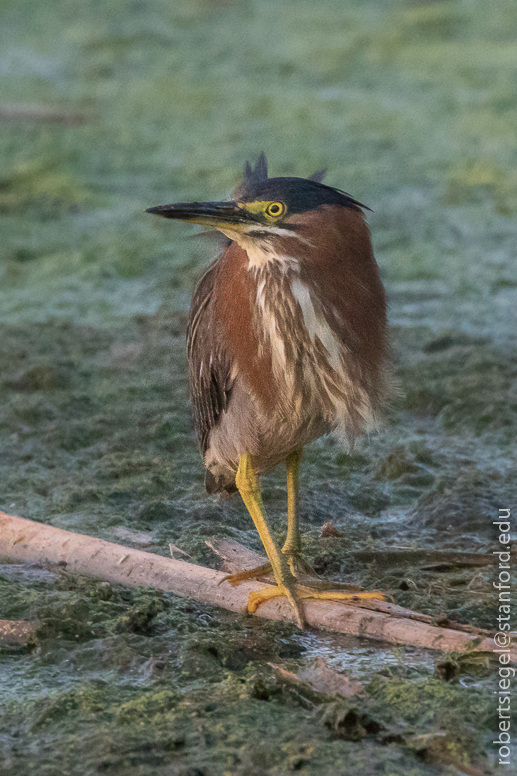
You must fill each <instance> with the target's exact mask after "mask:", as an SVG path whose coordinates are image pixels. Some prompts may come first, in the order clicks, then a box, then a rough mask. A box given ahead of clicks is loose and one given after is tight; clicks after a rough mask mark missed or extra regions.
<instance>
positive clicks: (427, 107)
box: [0, 0, 517, 776]
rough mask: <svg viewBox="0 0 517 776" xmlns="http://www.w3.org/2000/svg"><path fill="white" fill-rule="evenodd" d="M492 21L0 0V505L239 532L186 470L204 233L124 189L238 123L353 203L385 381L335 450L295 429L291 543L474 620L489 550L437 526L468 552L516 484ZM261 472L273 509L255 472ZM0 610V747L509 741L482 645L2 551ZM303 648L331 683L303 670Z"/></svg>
mask: <svg viewBox="0 0 517 776" xmlns="http://www.w3.org/2000/svg"><path fill="white" fill-rule="evenodd" d="M516 34H517V10H516V7H515V4H514V3H512V2H510V1H509V0H508V1H507V2H506V1H505V0H500V1H499V2H497V3H495V4H486V3H481V2H478V0H474V1H473V2H470V3H463V2H459V1H458V2H456V1H455V0H449V1H448V2H425V1H424V2H420V1H418V2H417V0H414V1H413V0H408V1H407V2H406V1H404V2H402V0H400V1H397V2H396V1H395V0H393V1H391V0H390V1H389V2H382V3H381V2H379V1H378V0H370V1H368V0H367V2H350V3H346V4H344V3H339V2H333V0H322V1H321V2H319V3H317V4H315V3H309V2H305V0H302V1H301V2H294V0H291V1H289V0H280V1H279V2H272V1H269V0H265V1H264V2H259V0H253V1H252V0H246V2H243V3H237V2H231V0H229V1H228V2H223V1H221V2H217V1H216V0H179V1H178V2H175V3H164V2H161V0H146V1H144V2H126V1H123V0H114V1H113V2H110V3H109V4H102V3H98V2H95V1H94V0H83V1H82V2H76V0H47V1H46V2H40V3H37V4H33V3H28V2H25V0H5V1H4V3H3V4H2V8H1V10H0V42H1V43H0V130H1V131H0V161H1V163H0V229H1V234H2V240H1V241H0V367H1V369H0V509H2V510H4V511H6V512H9V513H12V514H18V515H20V516H23V517H27V518H30V519H32V520H36V521H41V522H44V523H48V524H50V525H55V526H58V527H61V528H65V529H68V530H72V531H77V532H80V533H83V534H90V535H92V536H99V537H101V538H104V539H107V540H110V541H117V542H120V543H121V544H125V545H130V546H135V547H138V548H143V549H147V550H149V551H151V552H156V553H160V554H163V555H167V554H168V552H169V543H171V542H172V543H174V544H175V545H177V546H179V547H181V548H182V549H183V550H184V551H185V552H187V553H188V554H189V555H190V557H191V558H192V559H193V560H194V561H195V562H198V563H203V564H205V565H215V564H216V559H215V558H214V556H213V555H212V554H211V552H210V550H209V549H208V547H207V546H206V544H205V540H206V539H207V538H209V537H212V536H219V537H221V536H227V537H231V538H235V539H237V540H238V541H240V542H242V543H244V544H246V545H248V546H250V547H252V548H254V549H259V540H258V537H257V536H256V534H255V531H254V529H253V527H252V525H251V521H250V519H249V517H248V516H247V514H246V512H245V509H244V507H243V505H242V504H241V503H240V502H239V500H238V498H236V499H233V498H232V499H229V500H228V501H225V502H221V501H219V500H218V499H215V498H212V497H208V496H207V495H206V494H205V492H204V487H203V467H202V462H201V460H200V457H199V452H198V447H197V440H196V438H195V434H194V432H193V429H192V424H191V419H190V407H189V402H188V395H187V385H186V355H185V329H186V318H187V313H188V308H189V303H190V296H191V293H192V289H193V287H194V284H195V282H196V280H197V278H198V277H199V276H200V275H201V273H202V272H203V269H204V268H205V267H206V266H207V264H208V262H209V261H210V259H211V256H212V255H213V252H214V250H215V248H214V246H213V245H212V244H210V243H209V242H207V241H206V240H197V239H196V240H192V239H189V238H190V235H191V234H192V232H193V231H194V230H193V229H192V227H188V226H183V225H176V224H175V225H171V224H168V223H166V222H164V221H160V220H158V219H153V218H151V217H150V216H148V215H146V214H145V213H144V210H145V208H147V207H150V206H153V205H157V204H161V203H165V202H177V201H193V200H205V199H206V200H209V199H214V200H215V199H223V198H225V197H226V196H227V195H228V193H229V192H230V191H231V189H232V187H234V186H235V185H236V184H237V183H238V182H239V180H240V177H241V172H242V168H243V164H244V162H245V160H246V159H250V160H251V161H254V160H255V159H256V158H257V156H258V154H259V153H260V152H261V151H262V150H264V151H265V152H266V154H267V156H268V159H269V163H270V170H271V174H273V175H299V176H308V175H310V174H311V173H313V172H314V171H315V170H319V169H322V168H325V167H326V168H328V172H327V177H326V180H327V181H328V183H329V184H331V185H334V186H337V187H339V188H343V189H345V190H346V191H349V192H350V193H351V194H352V195H353V196H354V197H357V199H359V200H360V201H361V202H365V203H366V204H367V205H369V206H370V207H371V208H372V209H373V211H374V212H373V213H372V214H369V223H370V227H371V231H372V239H373V243H374V248H375V253H376V256H377V260H378V262H379V265H380V268H381V273H382V276H383V280H384V283H385V285H386V288H387V291H388V296H389V300H390V323H391V331H392V344H393V360H394V363H395V369H396V372H397V375H398V377H399V380H400V384H401V388H402V391H401V396H400V397H398V398H397V399H396V400H395V402H394V405H393V407H392V409H391V411H390V413H389V414H388V416H387V418H386V423H385V425H384V427H383V429H382V430H381V431H380V432H379V433H377V434H375V435H372V436H371V437H370V438H368V439H364V440H362V441H361V443H360V444H359V445H358V446H357V447H356V449H355V450H354V452H353V454H352V455H349V454H346V453H345V452H343V451H342V450H341V449H339V447H338V446H337V445H336V444H334V443H333V442H332V440H330V439H322V440H318V441H317V442H316V443H314V444H313V445H312V446H311V447H310V448H308V449H307V450H306V451H305V457H304V462H303V465H302V480H301V518H302V530H303V540H304V552H305V554H306V557H307V559H308V560H309V562H310V563H311V564H312V565H313V566H314V568H315V569H316V571H318V572H319V573H321V574H326V575H329V576H333V577H335V578H336V579H341V580H346V581H350V582H352V583H355V584H361V585H364V586H365V587H369V586H374V587H377V588H381V589H383V590H386V591H388V592H389V593H390V594H391V595H392V596H393V599H394V600H395V601H396V602H397V603H400V604H402V605H404V606H409V607H411V608H414V609H418V610H420V611H423V612H425V613H429V614H431V615H433V616H436V617H438V618H443V617H446V616H447V617H450V618H451V619H454V620H456V621H460V622H464V623H470V624H472V625H475V626H478V627H485V628H493V627H495V625H496V621H495V617H496V616H497V600H496V598H495V596H494V590H493V586H492V583H493V580H494V579H495V573H496V572H495V569H494V567H493V566H491V565H488V566H480V565H469V564H457V563H451V562H440V554H439V553H440V551H442V550H453V549H454V550H462V551H464V552H468V553H475V554H479V555H482V554H490V553H492V552H493V550H494V549H498V548H497V544H496V542H497V531H496V529H495V527H494V526H493V521H494V520H495V519H497V515H498V511H499V509H511V510H514V514H515V510H516V508H517V484H516V480H515V474H514V466H515V452H516V438H517V388H516V386H517V381H516V378H517V340H516V317H517V315H516V310H517V266H516V257H515V246H516V236H515V217H516V214H517V172H516V170H517V164H516V162H517V152H516V148H515V127H516V126H517V48H516V46H515V35H516ZM264 500H265V503H266V507H267V509H268V511H269V514H270V516H271V519H272V522H273V523H274V527H275V530H276V531H277V532H278V537H279V538H280V539H281V538H282V537H283V532H284V531H285V524H286V516H285V509H286V495H285V486H284V473H283V471H280V470H278V471H277V472H274V473H273V474H272V475H271V476H268V477H267V478H266V479H265V480H264ZM328 520H331V521H332V522H333V523H334V525H335V526H336V528H337V529H338V532H339V533H340V534H341V536H337V537H327V538H324V537H323V536H322V532H321V527H322V525H323V524H324V523H325V522H327V521H328ZM2 618H4V619H13V620H16V619H25V620H31V621H34V622H35V623H37V626H38V631H37V640H36V643H35V644H33V645H30V646H28V647H26V648H18V649H14V648H8V647H7V646H2V647H1V651H0V712H1V718H0V757H1V759H0V763H1V765H0V772H1V773H2V774H6V776H19V774H25V773H34V774H45V776H54V774H55V776H58V775H59V776H61V774H77V773H81V774H82V775H85V776H86V775H87V776H89V775H90V774H99V773H107V774H122V773H123V774H124V776H143V775H144V774H145V776H149V775H152V776H155V775H156V776H172V775H173V774H174V776H176V774H177V776H187V775H188V776H212V774H213V775H214V776H219V775H220V776H223V775H225V776H226V775H231V776H234V774H235V776H266V775H268V776H269V775H271V776H277V774H288V773H291V772H294V771H300V772H301V773H305V774H317V775H318V776H319V775H320V774H327V773H328V774H354V776H361V775H362V774H365V776H366V775H369V774H371V773H373V772H375V773H381V774H390V775H391V774H397V775H398V774H401V775H403V776H413V774H414V775H416V774H419V775H420V774H430V775H431V774H440V773H467V774H478V773H479V774H483V773H498V772H505V773H506V772H507V770H504V768H503V766H501V767H500V768H499V770H498V765H497V756H498V755H497V749H496V748H495V747H494V745H493V744H492V743H491V742H492V741H493V739H494V738H495V737H496V736H495V735H494V734H496V733H497V725H498V714H497V706H496V702H495V701H494V698H495V696H494V695H493V692H494V690H495V689H496V684H495V675H494V671H493V669H492V668H490V667H489V666H488V665H486V664H485V662H484V661H479V660H472V659H467V658H462V659H458V657H457V656H454V655H452V656H438V655H435V654H431V653H427V652H419V651H416V650H412V649H402V648H399V649H396V650H393V649H389V648H386V647H385V646H384V645H378V644H375V643H374V642H365V641H361V640H358V639H347V638H340V637H337V636H330V635H325V634H314V633H310V634H301V633H300V632H298V631H297V630H296V629H295V628H293V627H292V626H290V625H289V626H288V625H281V624H278V623H269V622H265V621H259V620H255V619H253V618H247V617H245V616H236V615H233V614H229V613H228V612H223V611H219V610H216V609H210V608H208V607H202V606H199V605H198V604H196V603H195V602H191V601H185V600H181V599H178V598H175V597H174V596H171V595H166V594H161V593H156V592H155V591H151V590H144V589H136V590H135V589H133V590H127V589H125V588H122V587H120V588H119V587H116V586H112V585H109V584H107V583H102V582H98V581H92V580H88V579H85V578H76V577H71V576H69V575H67V574H66V573H64V572H63V571H60V570H59V569H51V568H46V567H39V566H29V567H26V566H23V567H20V566H17V565H14V564H11V563H8V562H2V563H1V564H0V619H2ZM322 660H324V663H322ZM322 666H325V668H322ZM279 669H282V670H283V671H286V672H290V673H291V674H296V675H297V676H299V677H300V682H299V683H298V684H297V683H293V682H292V681H290V680H288V679H287V678H286V675H285V674H283V673H282V671H281V670H279ZM327 670H332V671H335V672H337V673H338V674H339V676H340V677H347V678H348V679H349V680H350V682H351V683H352V686H353V687H355V688H356V690H355V691H353V692H352V691H351V694H350V697H343V696H342V695H339V696H336V695H333V694H332V692H329V691H328V688H327V690H325V691H324V692H323V691H322V692H318V691H315V690H314V689H311V686H310V682H308V679H310V678H311V677H314V676H316V675H317V674H318V672H319V673H320V674H321V672H322V671H323V672H324V671H327ZM303 677H305V679H303ZM304 682H305V683H304ZM512 724H513V726H514V729H517V720H513V721H512Z"/></svg>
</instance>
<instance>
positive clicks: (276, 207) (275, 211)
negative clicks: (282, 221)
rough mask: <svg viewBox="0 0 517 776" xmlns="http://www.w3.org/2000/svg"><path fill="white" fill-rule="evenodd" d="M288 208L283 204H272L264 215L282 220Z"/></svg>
mask: <svg viewBox="0 0 517 776" xmlns="http://www.w3.org/2000/svg"><path fill="white" fill-rule="evenodd" d="M285 210H286V207H285V205H284V203H283V202H270V203H269V205H268V206H267V208H266V209H265V211H264V213H265V215H266V216H268V218H280V216H283V215H284V213H285Z"/></svg>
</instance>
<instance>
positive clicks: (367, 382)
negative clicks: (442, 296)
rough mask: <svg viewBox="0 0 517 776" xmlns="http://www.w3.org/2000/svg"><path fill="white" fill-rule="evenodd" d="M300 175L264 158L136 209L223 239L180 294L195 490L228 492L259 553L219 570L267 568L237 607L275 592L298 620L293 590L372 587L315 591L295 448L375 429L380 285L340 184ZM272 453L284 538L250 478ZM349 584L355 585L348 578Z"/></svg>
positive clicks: (352, 204)
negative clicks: (223, 191)
mask: <svg viewBox="0 0 517 776" xmlns="http://www.w3.org/2000/svg"><path fill="white" fill-rule="evenodd" d="M325 172H326V171H325V170H322V171H319V172H317V173H314V174H313V175H311V176H310V177H308V178H299V177H269V175H268V164H267V160H266V156H265V154H264V153H261V154H260V156H259V157H258V160H257V161H256V163H255V165H251V164H250V163H249V162H246V165H245V168H244V177H243V180H242V183H241V184H240V185H239V186H238V187H237V188H236V190H235V191H234V192H233V195H232V196H233V198H232V199H230V200H228V201H221V202H189V203H184V202H180V203H175V204H170V205H159V206H156V207H151V208H148V209H147V211H146V212H147V213H151V214H153V215H156V216H161V217H163V218H167V219H173V220H180V221H186V222H188V223H191V224H201V225H202V226H204V227H208V228H209V229H210V230H212V231H213V230H216V232H219V233H221V234H222V235H223V237H222V239H223V241H224V243H223V248H222V250H221V251H220V253H219V255H218V256H217V257H216V258H215V260H214V261H213V262H212V263H211V264H210V265H209V267H208V269H207V270H206V271H205V273H204V275H202V277H201V279H200V281H199V283H198V285H197V288H196V290H195V292H194V294H193V298H192V305H191V309H190V316H189V323H188V328H187V355H188V364H189V386H190V394H191V400H192V407H193V415H194V422H195V426H196V429H197V433H198V437H199V442H200V447H201V452H202V456H203V460H204V466H205V485H206V490H207V491H208V493H220V494H222V495H223V494H228V493H232V492H235V491H239V493H240V495H241V497H242V500H243V502H244V504H245V505H246V507H247V510H248V512H249V514H250V516H251V518H252V520H253V522H254V524H255V527H256V529H257V531H258V534H259V537H260V539H261V541H262V544H263V546H264V549H265V551H266V554H267V556H268V559H269V563H268V564H267V565H264V566H260V567H258V568H257V569H250V570H249V571H244V572H241V573H240V574H233V575H230V576H229V577H226V578H225V579H227V580H228V581H229V582H230V583H231V584H238V583H239V582H241V581H242V580H244V579H250V578H253V577H256V578H260V577H262V576H264V575H265V574H266V573H268V572H269V573H271V572H272V573H273V575H274V579H275V582H276V585H275V586H271V585H268V586H267V587H265V588H261V589H260V590H258V591H254V592H252V593H250V595H249V599H248V606H247V608H248V611H249V612H254V611H256V610H257V609H258V607H259V606H260V605H261V604H262V603H264V601H267V600H269V599H270V598H272V597H276V596H285V597H286V598H287V600H288V601H289V603H290V605H291V607H292V610H293V613H294V619H295V620H296V623H297V624H298V626H299V627H300V628H303V627H305V626H306V621H305V616H304V611H303V601H304V600H305V599H307V598H317V599H331V600H339V599H343V598H351V597H355V596H357V595H359V596H360V597H362V598H383V596H382V594H381V593H380V592H379V591H364V592H361V593H357V592H353V593H343V592H336V591H335V589H334V590H329V589H322V587H323V588H325V587H327V588H328V587H329V586H330V587H331V586H332V585H326V586H325V585H322V583H321V582H318V581H317V580H314V582H313V583H311V582H310V581H309V582H308V581H307V575H308V574H311V573H312V575H314V576H316V575H315V574H314V572H312V570H311V569H310V567H309V566H308V564H307V563H306V562H305V561H304V559H303V557H302V554H301V539H300V527H299V496H298V491H299V470H300V461H301V456H302V450H303V448H304V447H305V446H306V445H308V444H309V443H310V442H312V441H313V440H315V439H317V438H318V437H321V436H323V435H325V434H329V433H333V434H334V435H336V436H337V438H338V439H339V440H340V441H341V442H342V443H343V444H344V445H348V446H349V447H350V446H351V445H353V442H354V440H355V439H356V438H357V437H358V436H359V435H360V434H361V433H365V432H366V433H368V432H369V431H371V430H373V429H374V428H376V427H377V425H378V423H379V419H380V417H381V416H382V411H383V409H384V407H385V405H386V403H387V401H388V399H389V395H390V390H391V379H390V367H389V345H388V330H387V302H386V293H385V290H384V287H383V284H382V281H381V278H380V274H379V268H378V265H377V263H376V260H375V258H374V254H373V248H372V242H371V237H370V231H369V228H368V225H367V223H366V220H365V214H364V211H365V210H369V208H367V207H366V206H365V205H362V204H361V203H360V202H358V201H357V200H356V199H354V198H353V197H352V196H350V195H349V194H347V193H346V192H345V191H342V190H340V189H337V188H334V187H332V186H328V185H326V184H324V183H323V177H324V175H325ZM282 463H283V464H285V467H286V475H287V536H286V540H285V543H284V545H283V546H282V547H280V545H279V544H278V543H277V542H276V541H275V538H274V536H273V531H272V528H271V522H270V518H269V517H268V516H267V514H266V511H265V508H264V504H263V501H262V496H261V490H260V484H259V477H260V476H261V475H264V474H266V473H267V472H269V471H271V470H272V469H274V468H275V467H276V466H278V465H279V464H282ZM355 590H356V591H357V588H356V589H355Z"/></svg>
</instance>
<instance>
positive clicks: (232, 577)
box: [219, 563, 273, 587]
mask: <svg viewBox="0 0 517 776" xmlns="http://www.w3.org/2000/svg"><path fill="white" fill-rule="evenodd" d="M272 573H273V567H272V566H271V563H264V564H263V565H262V566H257V567H256V568H254V569H247V571H239V572H238V573H237V574H228V576H227V577H223V578H222V579H221V581H220V582H219V584H220V585H222V584H223V582H229V583H230V585H232V587H237V585H240V583H241V582H245V581H246V580H247V579H260V577H267V576H269V575H270V574H272Z"/></svg>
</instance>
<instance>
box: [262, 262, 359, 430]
mask: <svg viewBox="0 0 517 776" xmlns="http://www.w3.org/2000/svg"><path fill="white" fill-rule="evenodd" d="M256 283H257V299H256V306H255V315H254V326H255V328H256V333H257V338H258V342H259V347H260V348H262V349H264V350H266V349H267V350H269V352H270V354H271V368H272V374H273V378H274V382H275V388H276V396H277V404H276V410H277V413H278V414H280V415H283V416H285V417H287V418H289V422H290V423H291V424H297V423H298V424H300V425H302V426H303V425H305V424H307V423H309V422H313V421H314V420H315V419H316V418H319V419H320V420H321V422H322V423H327V424H329V425H330V426H332V427H334V428H337V429H338V430H339V431H341V433H342V435H343V436H345V437H351V436H354V435H355V433H354V427H355V426H357V425H358V423H359V424H360V425H363V424H364V420H365V419H366V418H367V417H368V416H370V415H371V407H370V403H369V401H368V397H367V396H366V394H365V393H364V391H362V390H361V387H360V385H359V384H358V383H357V381H355V380H354V379H353V369H352V364H351V354H350V351H349V349H348V348H347V343H346V342H345V341H343V340H342V339H340V337H339V334H338V333H337V332H335V331H333V329H332V326H331V323H330V321H333V320H337V318H338V317H339V311H338V310H336V309H334V308H332V305H331V304H330V302H329V301H328V300H326V299H325V298H324V297H323V298H322V294H321V290H319V289H317V288H314V287H311V285H310V284H309V283H308V282H304V280H303V279H302V278H301V277H300V273H299V271H298V268H297V267H296V265H295V264H294V263H292V264H291V266H289V264H288V262H287V261H286V262H284V263H283V264H280V263H278V264H276V265H275V264H273V263H271V264H270V265H266V266H265V267H263V268H262V269H261V270H259V271H256ZM318 291H319V293H318ZM360 418H362V421H361V420H360Z"/></svg>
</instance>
